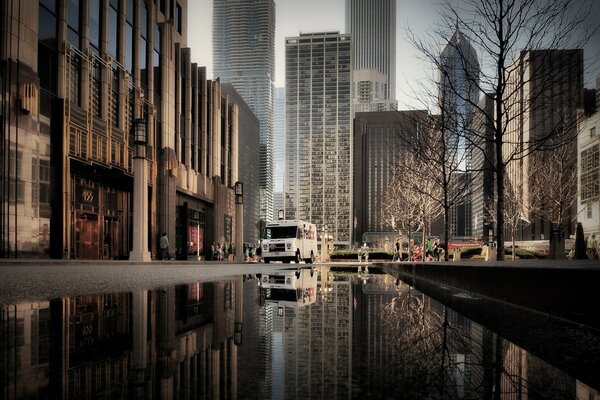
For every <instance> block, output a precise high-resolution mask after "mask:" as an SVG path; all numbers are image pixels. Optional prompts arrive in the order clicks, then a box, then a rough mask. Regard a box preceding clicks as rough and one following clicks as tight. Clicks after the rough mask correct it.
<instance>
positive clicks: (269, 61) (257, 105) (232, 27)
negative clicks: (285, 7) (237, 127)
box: [213, 0, 275, 221]
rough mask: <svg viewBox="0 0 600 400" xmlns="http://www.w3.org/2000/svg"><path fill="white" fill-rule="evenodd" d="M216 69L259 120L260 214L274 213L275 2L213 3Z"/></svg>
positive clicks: (268, 216) (231, 0)
mask: <svg viewBox="0 0 600 400" xmlns="http://www.w3.org/2000/svg"><path fill="white" fill-rule="evenodd" d="M213 69H214V75H215V76H218V77H220V78H221V81H223V82H228V83H231V84H233V86H234V87H235V89H236V90H237V91H238V93H239V94H240V95H241V96H242V97H243V98H244V100H245V101H246V103H247V104H248V105H249V106H250V108H252V111H254V113H255V114H256V116H257V117H258V119H259V121H260V171H259V176H260V216H261V218H262V219H263V220H265V221H268V220H270V219H271V216H272V215H273V81H274V79H275V2H274V0H256V1H247V0H214V1H213Z"/></svg>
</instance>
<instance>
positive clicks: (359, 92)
mask: <svg viewBox="0 0 600 400" xmlns="http://www.w3.org/2000/svg"><path fill="white" fill-rule="evenodd" d="M386 87H387V78H386V76H385V74H382V73H381V72H378V71H376V70H374V69H355V70H354V71H352V93H354V95H353V96H352V98H353V103H352V109H353V111H354V112H355V113H356V112H369V111H395V110H397V109H398V101H396V100H391V99H387V98H386Z"/></svg>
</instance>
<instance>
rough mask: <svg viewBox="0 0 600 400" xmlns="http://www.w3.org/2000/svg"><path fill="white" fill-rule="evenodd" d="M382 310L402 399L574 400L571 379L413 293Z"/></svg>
mask: <svg viewBox="0 0 600 400" xmlns="http://www.w3.org/2000/svg"><path fill="white" fill-rule="evenodd" d="M383 308H384V309H383V310H382V311H383V312H382V321H381V322H382V324H383V325H384V327H383V328H384V331H385V332H387V335H388V338H387V340H388V346H389V351H390V352H391V353H392V354H391V355H390V358H389V360H390V363H391V365H390V366H389V367H390V369H391V370H393V371H394V376H395V382H394V384H393V391H394V392H396V393H398V394H402V398H426V399H455V398H460V399H501V398H502V399H513V398H514V399H520V398H529V399H534V398H535V399H559V398H560V399H563V398H574V396H575V384H574V380H573V379H572V378H571V377H569V376H567V375H566V374H565V373H563V372H562V371H560V370H558V369H556V368H554V367H552V366H550V365H548V364H547V363H545V362H544V361H542V360H539V359H538V358H536V357H534V356H532V355H530V354H528V353H527V352H526V351H525V350H523V349H521V348H519V347H518V346H516V345H514V344H512V343H510V342H508V341H506V340H504V339H502V338H501V337H499V336H497V335H496V334H494V333H492V332H490V331H489V330H487V329H485V328H483V327H481V326H479V325H478V324H475V323H473V322H470V321H469V322H467V323H460V322H457V318H456V316H457V315H458V314H456V313H455V312H454V311H452V310H451V309H449V308H447V307H446V306H443V305H441V304H438V303H437V302H435V301H433V300H430V299H429V298H428V297H426V296H424V295H422V294H420V293H418V292H415V291H414V290H412V289H409V290H408V292H407V293H401V294H400V296H398V297H396V298H394V299H393V301H391V302H390V303H388V304H387V305H384V306H383ZM461 319H462V317H460V318H459V319H458V321H460V320H461ZM463 321H464V320H463Z"/></svg>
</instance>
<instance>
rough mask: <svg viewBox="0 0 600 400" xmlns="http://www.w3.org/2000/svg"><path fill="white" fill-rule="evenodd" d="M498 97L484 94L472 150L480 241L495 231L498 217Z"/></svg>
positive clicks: (475, 230) (475, 222) (475, 218)
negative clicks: (496, 210)
mask: <svg viewBox="0 0 600 400" xmlns="http://www.w3.org/2000/svg"><path fill="white" fill-rule="evenodd" d="M493 115H494V100H493V97H492V96H491V95H484V96H483V97H482V99H481V101H480V102H479V109H478V110H476V111H475V115H474V117H473V132H475V136H476V137H477V140H476V143H477V145H476V146H474V148H473V150H472V171H473V172H472V174H473V184H472V185H471V186H472V192H471V196H472V198H471V204H472V215H473V226H472V228H471V234H472V235H473V236H474V237H475V238H477V239H480V240H483V241H487V240H489V237H490V233H492V234H493V225H494V223H493V221H494V220H495V218H496V216H495V196H494V193H495V192H496V174H495V165H496V163H495V160H496V151H495V146H494V144H495V142H494V126H493V119H492V118H491V117H492V116H493Z"/></svg>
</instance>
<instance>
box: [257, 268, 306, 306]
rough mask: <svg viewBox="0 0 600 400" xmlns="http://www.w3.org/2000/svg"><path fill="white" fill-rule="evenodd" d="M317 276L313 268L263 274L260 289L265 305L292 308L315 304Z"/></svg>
mask: <svg viewBox="0 0 600 400" xmlns="http://www.w3.org/2000/svg"><path fill="white" fill-rule="evenodd" d="M317 275H318V273H317V271H315V270H314V269H312V268H302V269H299V270H297V271H276V272H272V273H270V274H263V275H262V276H261V279H260V287H261V291H262V295H263V296H264V299H265V304H266V305H276V306H279V307H292V308H297V307H303V306H307V305H310V304H314V303H315V302H316V301H317Z"/></svg>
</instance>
